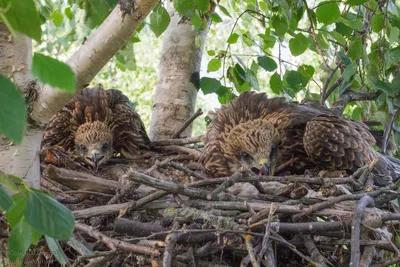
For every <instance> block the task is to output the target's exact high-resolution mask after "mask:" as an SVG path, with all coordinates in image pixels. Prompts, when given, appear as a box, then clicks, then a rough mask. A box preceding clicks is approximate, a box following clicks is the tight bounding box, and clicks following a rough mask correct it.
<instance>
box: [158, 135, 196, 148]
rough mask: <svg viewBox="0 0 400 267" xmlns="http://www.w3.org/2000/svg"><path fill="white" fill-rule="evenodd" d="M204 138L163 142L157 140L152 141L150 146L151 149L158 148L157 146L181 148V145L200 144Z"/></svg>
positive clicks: (166, 140)
mask: <svg viewBox="0 0 400 267" xmlns="http://www.w3.org/2000/svg"><path fill="white" fill-rule="evenodd" d="M203 138H204V135H200V136H196V137H187V138H179V139H165V140H157V141H153V142H152V143H151V145H152V146H153V147H158V146H171V145H174V146H182V145H188V144H195V143H199V142H202V139H203Z"/></svg>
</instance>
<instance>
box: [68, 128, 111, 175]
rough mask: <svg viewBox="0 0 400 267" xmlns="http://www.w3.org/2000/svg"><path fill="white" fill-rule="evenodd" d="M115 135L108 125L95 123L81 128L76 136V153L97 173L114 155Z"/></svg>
mask: <svg viewBox="0 0 400 267" xmlns="http://www.w3.org/2000/svg"><path fill="white" fill-rule="evenodd" d="M112 140H113V134H112V130H111V129H110V128H109V127H108V126H107V124H106V123H104V122H100V121H95V122H87V123H85V124H82V125H80V126H79V128H78V130H77V131H76V135H75V151H76V153H77V155H78V156H79V157H81V158H82V159H83V160H84V161H85V162H86V163H87V164H89V165H90V166H92V167H93V169H94V171H96V172H97V170H98V168H99V166H100V165H101V164H104V163H105V162H106V161H107V160H109V159H110V158H111V156H112V155H113V152H114V151H113V147H112V146H113V144H112Z"/></svg>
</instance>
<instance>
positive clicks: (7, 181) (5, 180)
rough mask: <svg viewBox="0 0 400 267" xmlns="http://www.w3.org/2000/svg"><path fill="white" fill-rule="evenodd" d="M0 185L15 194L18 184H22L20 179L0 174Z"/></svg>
mask: <svg viewBox="0 0 400 267" xmlns="http://www.w3.org/2000/svg"><path fill="white" fill-rule="evenodd" d="M0 183H1V184H3V186H5V187H6V188H7V189H8V190H10V191H12V192H15V193H17V192H18V184H22V183H23V181H22V179H21V178H18V177H15V176H13V175H7V174H4V173H1V172H0Z"/></svg>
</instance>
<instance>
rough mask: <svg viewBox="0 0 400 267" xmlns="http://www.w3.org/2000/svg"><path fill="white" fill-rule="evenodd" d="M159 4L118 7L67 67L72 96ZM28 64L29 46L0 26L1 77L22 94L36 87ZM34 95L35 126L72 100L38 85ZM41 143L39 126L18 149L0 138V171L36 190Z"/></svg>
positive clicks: (126, 1)
mask: <svg viewBox="0 0 400 267" xmlns="http://www.w3.org/2000/svg"><path fill="white" fill-rule="evenodd" d="M158 2H159V0H143V1H133V0H120V1H119V4H118V5H117V6H116V7H115V8H114V10H113V11H112V12H111V13H110V15H109V16H108V17H107V19H106V20H105V21H104V22H103V23H102V25H101V26H100V27H99V28H98V29H97V30H96V31H95V32H94V34H93V35H92V36H91V37H89V39H88V40H87V41H86V42H85V44H83V45H82V46H81V47H80V48H79V49H78V50H77V51H76V53H74V55H73V56H72V57H71V58H70V59H69V60H68V62H67V63H68V64H69V65H70V66H71V68H72V70H73V71H74V72H75V74H76V80H77V84H76V93H78V92H79V91H81V90H82V89H83V88H84V87H86V86H87V85H88V84H89V83H90V81H91V80H92V79H93V78H94V76H95V75H96V74H97V73H98V72H99V71H100V70H101V69H102V68H103V67H104V65H105V64H106V63H107V62H108V61H109V60H110V59H111V58H112V57H113V56H114V55H115V54H116V53H117V52H118V50H119V49H120V48H121V47H122V46H123V45H124V44H125V43H126V41H127V40H128V39H129V38H130V37H131V35H132V34H133V32H134V31H135V30H136V29H137V27H138V26H139V25H140V23H142V21H143V20H144V19H145V18H146V17H147V15H148V14H149V13H150V12H151V10H152V9H153V8H154V7H155V6H156V4H157V3H158ZM132 3H134V6H132ZM31 60H32V42H31V40H30V39H29V38H27V37H25V36H21V35H19V36H18V38H16V39H14V38H13V37H12V35H11V34H10V32H9V31H8V29H7V27H6V26H5V25H4V24H1V23H0V73H1V74H3V75H5V76H6V77H8V78H10V79H11V80H12V81H13V82H14V83H15V84H16V85H17V86H18V87H19V88H20V89H21V91H22V92H23V93H25V91H27V89H28V87H29V86H32V84H34V83H31V81H32V77H31V76H30V66H31ZM31 89H32V88H31ZM34 92H35V95H36V97H34V98H29V99H28V101H29V103H28V105H29V106H30V109H29V111H30V114H29V117H30V120H31V121H33V122H34V124H35V125H39V126H41V125H44V124H45V123H47V121H48V120H49V119H50V118H51V116H52V115H53V114H54V113H55V112H56V111H58V110H59V109H60V108H61V107H62V106H63V105H64V104H65V103H66V102H67V101H69V100H70V99H71V98H72V97H73V94H67V93H65V92H63V91H60V90H56V89H54V88H51V87H50V86H41V85H38V86H36V88H34ZM41 140H42V129H41V128H38V126H36V128H35V127H33V126H29V127H28V128H27V131H26V134H25V136H24V140H23V143H22V144H21V145H11V144H10V142H9V141H7V140H5V139H1V138H0V170H1V171H3V172H5V173H8V174H13V175H15V176H18V177H21V178H25V179H26V180H27V181H28V183H29V184H30V185H31V186H33V187H36V188H39V187H40V159H39V152H40V143H41Z"/></svg>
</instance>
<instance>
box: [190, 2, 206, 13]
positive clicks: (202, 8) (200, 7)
mask: <svg viewBox="0 0 400 267" xmlns="http://www.w3.org/2000/svg"><path fill="white" fill-rule="evenodd" d="M193 3H194V7H195V8H196V9H198V10H200V11H201V12H203V13H206V12H207V11H208V10H210V1H209V0H193Z"/></svg>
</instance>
